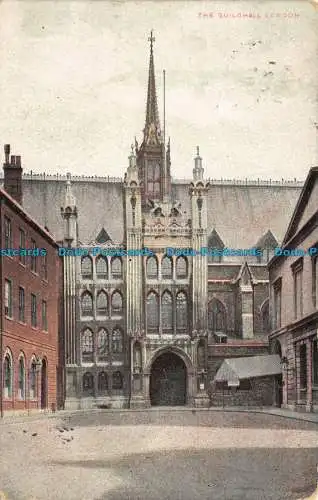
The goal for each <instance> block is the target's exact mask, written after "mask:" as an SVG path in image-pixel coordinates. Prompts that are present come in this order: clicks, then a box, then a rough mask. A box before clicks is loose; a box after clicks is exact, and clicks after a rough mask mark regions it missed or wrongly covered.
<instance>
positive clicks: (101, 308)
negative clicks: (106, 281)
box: [96, 291, 108, 316]
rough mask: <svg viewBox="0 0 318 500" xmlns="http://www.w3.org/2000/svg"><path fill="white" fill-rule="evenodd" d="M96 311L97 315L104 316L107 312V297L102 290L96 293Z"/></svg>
mask: <svg viewBox="0 0 318 500" xmlns="http://www.w3.org/2000/svg"><path fill="white" fill-rule="evenodd" d="M96 312H97V314H98V315H99V316H106V315H107V314H108V298H107V294H106V293H105V292H104V291H101V292H99V294H98V295H97V301H96Z"/></svg>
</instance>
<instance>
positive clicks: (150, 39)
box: [148, 30, 156, 54]
mask: <svg viewBox="0 0 318 500" xmlns="http://www.w3.org/2000/svg"><path fill="white" fill-rule="evenodd" d="M155 41H156V39H155V38H154V36H153V30H151V32H150V37H149V38H148V42H150V52H151V54H152V49H153V42H155Z"/></svg>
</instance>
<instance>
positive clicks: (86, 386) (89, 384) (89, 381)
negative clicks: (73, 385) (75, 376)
mask: <svg viewBox="0 0 318 500" xmlns="http://www.w3.org/2000/svg"><path fill="white" fill-rule="evenodd" d="M83 392H84V393H86V395H87V396H93V395H94V377H93V375H92V373H89V372H86V373H84V375H83Z"/></svg>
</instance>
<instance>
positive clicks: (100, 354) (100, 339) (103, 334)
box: [97, 328, 109, 361]
mask: <svg viewBox="0 0 318 500" xmlns="http://www.w3.org/2000/svg"><path fill="white" fill-rule="evenodd" d="M108 352H109V337H108V332H107V330H105V328H101V329H100V330H99V332H98V334H97V361H106V360H107V356H108Z"/></svg>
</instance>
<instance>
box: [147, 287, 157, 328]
mask: <svg viewBox="0 0 318 500" xmlns="http://www.w3.org/2000/svg"><path fill="white" fill-rule="evenodd" d="M147 327H148V329H150V330H155V329H158V328H159V297H158V295H157V294H156V293H155V292H150V293H149V294H148V296H147Z"/></svg>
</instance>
